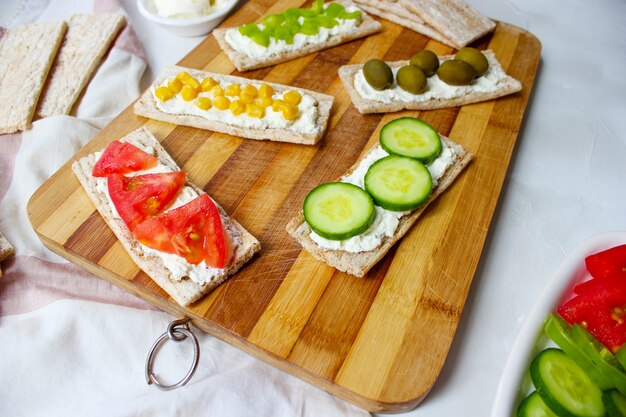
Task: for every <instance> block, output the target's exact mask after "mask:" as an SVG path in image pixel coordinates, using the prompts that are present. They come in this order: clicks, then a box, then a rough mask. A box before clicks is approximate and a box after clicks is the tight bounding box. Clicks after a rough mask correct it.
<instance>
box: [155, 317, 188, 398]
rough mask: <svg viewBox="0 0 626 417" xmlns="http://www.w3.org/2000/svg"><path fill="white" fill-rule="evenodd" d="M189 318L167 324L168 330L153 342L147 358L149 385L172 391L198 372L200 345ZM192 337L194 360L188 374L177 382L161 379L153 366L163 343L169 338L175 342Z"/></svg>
mask: <svg viewBox="0 0 626 417" xmlns="http://www.w3.org/2000/svg"><path fill="white" fill-rule="evenodd" d="M188 323H189V319H181V320H174V321H173V322H171V323H170V324H169V326H167V331H166V332H165V333H163V334H162V335H161V336H159V338H158V339H157V340H156V341H155V342H154V343H153V344H152V347H151V348H150V352H149V353H148V358H147V359H146V382H147V383H148V385H150V384H154V385H156V386H157V388H159V389H161V390H163V391H170V390H173V389H176V388H179V387H182V386H183V385H185V384H186V383H187V382H189V380H190V379H191V377H192V376H193V374H194V373H195V372H196V368H197V367H198V362H199V359H200V345H199V344H198V339H197V338H196V335H194V334H193V332H192V331H191V330H190V329H189V324H188ZM188 337H189V338H191V340H192V342H193V362H192V364H191V368H189V371H187V374H186V375H185V376H184V377H183V379H181V380H180V381H178V382H177V383H175V384H171V385H166V384H164V383H162V382H161V381H159V380H158V379H157V377H156V375H155V374H154V373H153V372H152V367H153V365H154V359H155V357H156V353H157V352H158V350H159V349H160V348H161V346H162V345H163V343H165V342H166V341H167V340H168V339H169V340H173V341H175V342H182V341H183V340H185V339H186V338H188Z"/></svg>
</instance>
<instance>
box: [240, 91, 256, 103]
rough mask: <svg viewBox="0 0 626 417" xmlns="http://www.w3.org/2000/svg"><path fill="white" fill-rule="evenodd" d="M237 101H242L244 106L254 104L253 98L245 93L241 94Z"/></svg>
mask: <svg viewBox="0 0 626 417" xmlns="http://www.w3.org/2000/svg"><path fill="white" fill-rule="evenodd" d="M239 100H241V101H243V102H244V103H246V104H252V103H253V102H254V96H251V95H250V94H247V93H241V94H240V95H239Z"/></svg>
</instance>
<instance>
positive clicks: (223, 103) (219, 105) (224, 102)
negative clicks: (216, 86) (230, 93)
mask: <svg viewBox="0 0 626 417" xmlns="http://www.w3.org/2000/svg"><path fill="white" fill-rule="evenodd" d="M213 105H214V106H215V108H216V109H219V110H226V109H227V108H228V107H229V106H230V100H229V99H228V98H227V97H224V96H217V97H215V98H214V99H213Z"/></svg>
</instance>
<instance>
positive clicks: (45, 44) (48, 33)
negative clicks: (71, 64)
mask: <svg viewBox="0 0 626 417" xmlns="http://www.w3.org/2000/svg"><path fill="white" fill-rule="evenodd" d="M66 29H67V25H66V24H65V22H49V23H32V24H28V25H22V26H17V27H14V28H12V29H10V30H8V31H7V32H6V33H5V34H4V36H3V37H2V39H0V96H1V97H2V100H0V133H13V132H17V131H18V130H25V129H28V128H30V126H31V121H32V119H33V114H34V113H35V109H36V107H37V101H38V100H39V96H40V94H41V91H42V89H43V86H44V82H45V80H46V76H47V75H48V72H49V70H50V66H51V65H52V62H53V61H54V57H55V55H56V53H57V50H58V49H59V46H60V45H61V41H62V40H63V34H64V33H65V31H66Z"/></svg>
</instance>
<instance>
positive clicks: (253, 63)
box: [213, 1, 382, 71]
mask: <svg viewBox="0 0 626 417" xmlns="http://www.w3.org/2000/svg"><path fill="white" fill-rule="evenodd" d="M336 3H341V4H343V5H344V6H349V5H352V2H349V1H338V2H336ZM230 29H233V28H222V29H215V30H213V36H215V39H216V40H217V43H218V44H219V45H220V47H221V48H222V50H223V51H224V53H226V55H227V56H228V58H229V59H230V61H231V62H232V63H233V65H234V66H235V67H236V68H237V70H239V71H249V70H253V69H257V68H263V67H269V66H271V65H276V64H280V63H282V62H287V61H291V60H292V59H296V58H299V57H301V56H305V55H308V54H311V53H313V52H318V51H321V50H323V49H327V48H331V47H333V46H337V45H341V44H342V43H346V42H349V41H352V40H354V39H359V38H362V37H364V36H368V35H371V34H373V33H376V32H379V31H380V30H381V29H382V25H381V24H380V23H379V22H378V21H376V20H374V19H372V18H371V17H370V16H369V15H367V14H366V13H363V14H362V15H361V23H359V25H358V26H357V27H356V29H355V30H353V31H352V32H349V33H344V34H339V35H334V36H332V37H330V38H329V39H328V40H326V41H325V42H320V43H310V44H308V45H305V46H303V47H302V48H299V49H296V50H293V51H290V52H285V53H281V54H275V55H270V56H267V57H264V58H254V57H250V56H248V55H246V54H244V53H241V52H239V51H237V50H235V49H233V47H232V46H231V45H230V44H229V43H228V41H227V40H226V32H227V31H228V30H230Z"/></svg>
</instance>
